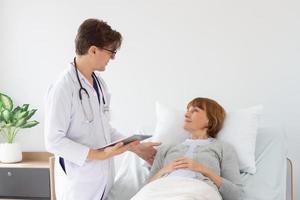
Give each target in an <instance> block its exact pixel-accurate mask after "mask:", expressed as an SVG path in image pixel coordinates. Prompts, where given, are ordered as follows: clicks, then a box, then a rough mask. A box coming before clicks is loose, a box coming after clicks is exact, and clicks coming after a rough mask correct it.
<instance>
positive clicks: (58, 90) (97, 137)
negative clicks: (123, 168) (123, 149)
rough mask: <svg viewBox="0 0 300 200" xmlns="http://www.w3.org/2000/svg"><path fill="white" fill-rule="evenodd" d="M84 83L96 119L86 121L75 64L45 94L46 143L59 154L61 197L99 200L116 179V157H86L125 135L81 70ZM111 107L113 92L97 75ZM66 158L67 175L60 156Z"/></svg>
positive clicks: (64, 199)
mask: <svg viewBox="0 0 300 200" xmlns="http://www.w3.org/2000/svg"><path fill="white" fill-rule="evenodd" d="M78 73H79V78H80V81H81V83H82V86H83V87H84V88H85V89H86V90H87V91H88V93H89V95H90V101H91V105H92V109H93V113H94V120H93V121H92V122H91V123H89V122H87V121H86V118H85V115H84V114H83V111H82V106H81V102H80V99H79V93H78V91H79V88H80V86H79V83H78V80H77V78H76V72H75V68H74V66H73V64H72V63H71V65H70V67H69V68H68V69H67V70H66V71H65V72H64V73H63V74H62V76H60V78H59V79H58V80H57V81H56V82H55V83H54V84H53V85H52V86H51V87H50V89H49V91H48V94H47V96H46V109H45V144H46V149H47V150H48V151H49V152H51V153H53V154H55V156H56V162H55V166H56V168H55V169H56V170H55V180H56V182H55V183H56V196H57V198H58V200H75V199H76V200H100V199H101V196H102V194H103V192H104V191H105V193H104V198H103V199H106V197H107V194H108V192H109V190H110V188H111V186H112V184H113V181H114V163H113V159H107V160H87V155H88V152H89V149H90V148H93V149H97V148H100V147H102V146H104V145H105V144H107V143H110V142H112V141H114V140H117V139H119V138H121V137H122V135H121V134H119V133H118V132H116V131H115V130H114V129H113V128H112V127H111V126H110V124H109V113H108V112H105V113H104V106H103V101H102V96H101V92H100V99H101V106H100V105H99V102H98V97H97V93H96V91H95V89H94V88H93V86H92V85H91V84H90V83H89V82H88V81H87V79H86V78H85V77H84V76H83V75H82V74H81V73H80V72H79V71H78ZM97 77H98V80H99V81H100V83H101V86H102V90H103V93H104V96H105V100H106V106H107V107H109V103H110V94H109V93H108V92H107V87H106V85H105V83H104V81H103V80H102V78H101V77H100V75H99V74H97ZM59 156H60V157H63V158H64V160H65V168H66V174H65V173H64V171H63V170H62V168H61V166H60V164H59V162H58V157H59Z"/></svg>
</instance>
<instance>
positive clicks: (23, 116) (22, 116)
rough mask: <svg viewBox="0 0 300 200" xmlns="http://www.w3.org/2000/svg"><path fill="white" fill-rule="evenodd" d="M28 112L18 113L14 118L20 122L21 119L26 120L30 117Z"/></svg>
mask: <svg viewBox="0 0 300 200" xmlns="http://www.w3.org/2000/svg"><path fill="white" fill-rule="evenodd" d="M28 113H29V112H28V111H21V112H17V113H16V114H15V115H14V118H15V119H16V120H19V119H21V118H25V117H26V116H27V115H28Z"/></svg>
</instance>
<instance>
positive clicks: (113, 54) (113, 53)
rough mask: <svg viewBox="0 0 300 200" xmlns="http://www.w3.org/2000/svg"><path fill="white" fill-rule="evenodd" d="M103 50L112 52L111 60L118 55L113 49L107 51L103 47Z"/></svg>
mask: <svg viewBox="0 0 300 200" xmlns="http://www.w3.org/2000/svg"><path fill="white" fill-rule="evenodd" d="M102 49H104V50H105V51H108V52H110V53H111V58H114V57H115V55H116V53H117V51H116V50H115V51H114V50H111V49H106V48H104V47H102Z"/></svg>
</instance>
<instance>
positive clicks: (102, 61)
mask: <svg viewBox="0 0 300 200" xmlns="http://www.w3.org/2000/svg"><path fill="white" fill-rule="evenodd" d="M91 48H92V47H91ZM115 54H116V51H115V50H114V49H112V48H111V47H104V48H100V47H95V46H94V49H93V50H92V54H91V56H92V60H93V61H92V62H93V66H94V70H97V71H105V69H106V65H107V64H108V62H109V61H110V60H111V59H114V58H115Z"/></svg>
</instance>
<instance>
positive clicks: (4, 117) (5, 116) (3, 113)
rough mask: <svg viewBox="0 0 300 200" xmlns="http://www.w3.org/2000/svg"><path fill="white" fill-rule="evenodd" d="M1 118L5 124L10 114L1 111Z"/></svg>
mask: <svg viewBox="0 0 300 200" xmlns="http://www.w3.org/2000/svg"><path fill="white" fill-rule="evenodd" d="M1 116H2V118H3V119H4V121H5V122H6V123H8V122H9V119H10V112H9V111H8V110H3V111H2V112H1Z"/></svg>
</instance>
